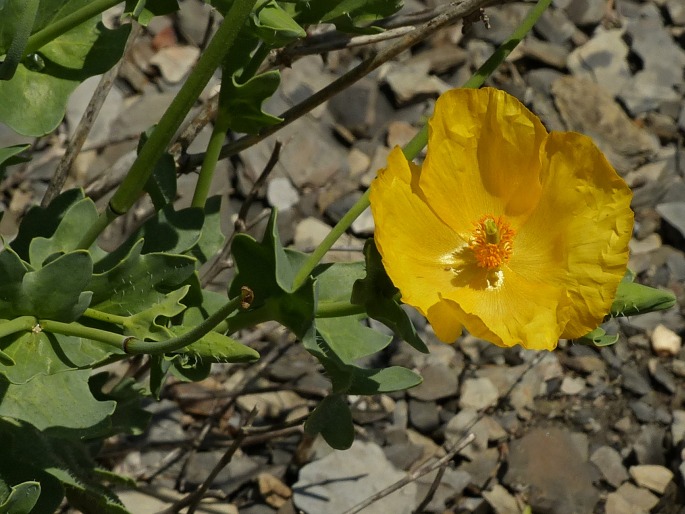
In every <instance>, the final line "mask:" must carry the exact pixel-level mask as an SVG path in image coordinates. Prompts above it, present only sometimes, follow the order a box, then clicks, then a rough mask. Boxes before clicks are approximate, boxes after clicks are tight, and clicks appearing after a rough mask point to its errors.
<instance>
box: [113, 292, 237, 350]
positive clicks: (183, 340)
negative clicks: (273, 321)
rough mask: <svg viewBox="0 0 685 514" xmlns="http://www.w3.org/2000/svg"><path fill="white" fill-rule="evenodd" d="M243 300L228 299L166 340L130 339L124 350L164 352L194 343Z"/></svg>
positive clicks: (235, 308) (234, 309) (233, 310)
mask: <svg viewBox="0 0 685 514" xmlns="http://www.w3.org/2000/svg"><path fill="white" fill-rule="evenodd" d="M242 302H243V299H242V297H240V296H238V297H236V298H233V299H232V300H229V301H228V302H227V303H226V304H224V305H223V306H222V307H221V308H220V309H219V310H218V311H216V312H215V313H214V314H212V315H211V316H209V317H208V318H207V319H206V320H204V321H203V322H202V323H200V324H199V325H197V326H195V327H193V328H192V329H190V330H189V331H188V332H186V333H185V334H181V335H180V336H178V337H172V338H171V339H167V340H166V341H141V340H140V339H130V340H129V341H128V342H127V343H126V345H125V347H124V350H125V351H126V353H131V354H135V353H166V352H173V351H176V350H180V349H181V348H184V347H186V346H188V345H189V344H192V343H194V342H195V341H197V340H198V339H200V338H201V337H202V336H204V335H207V334H208V333H209V332H211V331H212V330H213V329H214V327H216V326H217V325H218V324H219V323H221V322H222V321H224V320H225V319H226V318H227V317H228V316H230V315H231V314H232V313H233V312H235V311H236V310H237V309H238V308H239V307H240V304H241V303H242Z"/></svg>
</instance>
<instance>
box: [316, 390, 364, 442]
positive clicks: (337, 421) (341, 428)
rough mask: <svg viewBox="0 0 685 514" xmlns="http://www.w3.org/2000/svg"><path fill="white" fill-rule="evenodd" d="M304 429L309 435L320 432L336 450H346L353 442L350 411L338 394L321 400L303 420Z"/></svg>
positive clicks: (352, 425)
mask: <svg viewBox="0 0 685 514" xmlns="http://www.w3.org/2000/svg"><path fill="white" fill-rule="evenodd" d="M304 430H305V432H306V433H307V434H309V435H310V436H315V435H317V434H321V436H322V437H323V438H324V440H325V441H326V442H327V443H328V444H329V445H330V446H331V448H335V449H336V450H347V449H348V448H349V447H350V446H352V443H353V442H354V424H353V423H352V413H351V412H350V408H349V406H348V405H347V403H346V402H345V400H344V398H343V397H342V396H341V395H339V394H335V395H330V396H327V397H326V398H324V399H323V400H321V403H319V405H317V407H316V409H314V410H313V411H312V413H311V414H310V415H309V418H308V419H307V421H306V422H305V424H304Z"/></svg>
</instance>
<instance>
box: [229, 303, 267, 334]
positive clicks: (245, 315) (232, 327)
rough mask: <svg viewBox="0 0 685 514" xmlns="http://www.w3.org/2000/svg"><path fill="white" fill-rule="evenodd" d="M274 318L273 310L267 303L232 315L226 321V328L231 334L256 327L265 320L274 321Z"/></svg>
mask: <svg viewBox="0 0 685 514" xmlns="http://www.w3.org/2000/svg"><path fill="white" fill-rule="evenodd" d="M273 319H274V315H273V312H272V310H271V309H270V308H269V306H268V304H267V305H263V306H261V307H258V308H256V309H252V310H250V311H241V312H239V313H237V314H236V315H235V316H231V317H230V318H228V319H227V320H226V323H227V324H228V326H227V329H226V330H227V333H228V335H229V336H230V335H232V334H235V333H236V332H238V331H239V330H243V329H244V328H248V327H254V326H255V325H259V324H260V323H264V322H265V321H272V320H273Z"/></svg>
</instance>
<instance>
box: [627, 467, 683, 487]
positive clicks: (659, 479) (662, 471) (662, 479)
mask: <svg viewBox="0 0 685 514" xmlns="http://www.w3.org/2000/svg"><path fill="white" fill-rule="evenodd" d="M629 472H630V476H631V477H632V478H633V480H635V483H636V484H637V485H639V486H641V487H646V488H647V489H649V490H650V491H654V492H655V493H658V494H663V493H664V491H665V490H666V487H667V486H668V484H670V483H671V480H673V472H672V471H671V470H670V469H668V468H666V467H664V466H657V465H654V464H642V465H637V466H631V467H630V469H629Z"/></svg>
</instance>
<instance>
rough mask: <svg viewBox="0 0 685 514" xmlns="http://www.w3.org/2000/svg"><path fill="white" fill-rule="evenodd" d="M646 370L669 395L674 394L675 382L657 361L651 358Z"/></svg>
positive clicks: (671, 375)
mask: <svg viewBox="0 0 685 514" xmlns="http://www.w3.org/2000/svg"><path fill="white" fill-rule="evenodd" d="M647 370H648V371H649V374H650V376H651V377H652V379H654V381H655V382H656V383H658V384H660V385H661V386H662V387H663V388H664V389H666V391H668V392H669V393H671V394H675V392H676V381H675V377H674V376H673V374H672V373H671V372H670V371H668V369H666V367H665V366H664V365H663V364H661V362H659V359H657V358H656V357H652V358H651V359H649V361H647Z"/></svg>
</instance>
